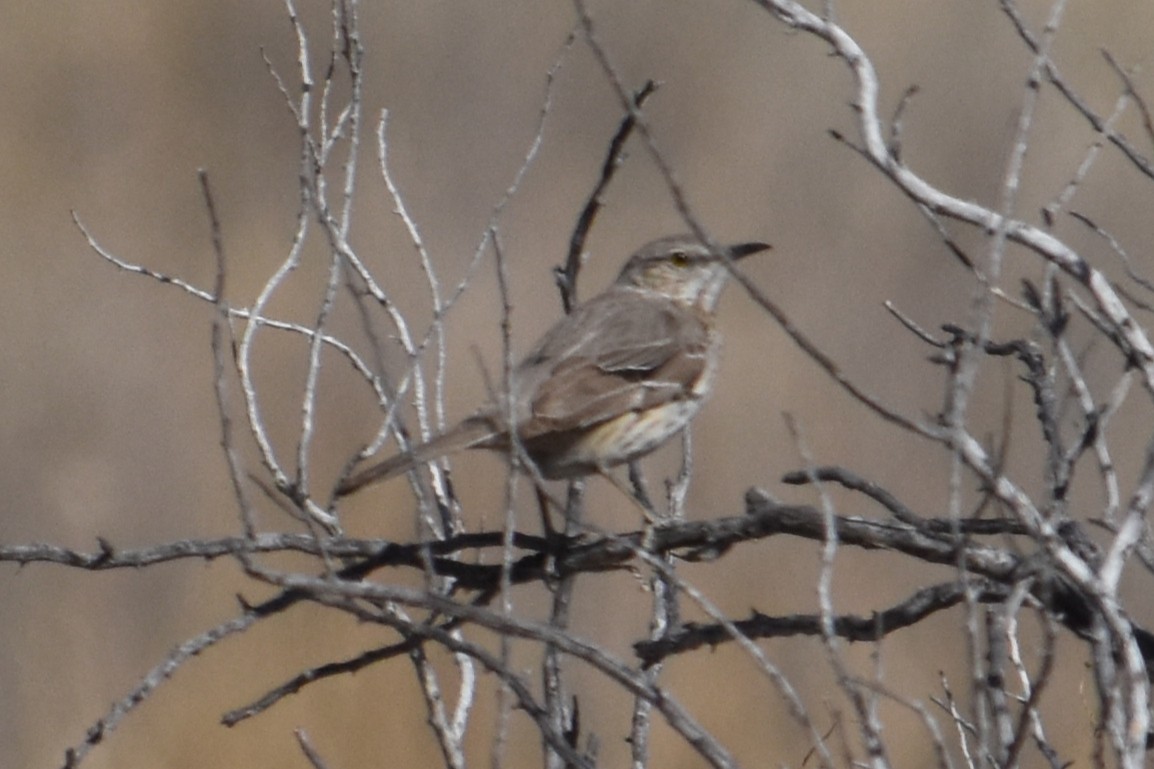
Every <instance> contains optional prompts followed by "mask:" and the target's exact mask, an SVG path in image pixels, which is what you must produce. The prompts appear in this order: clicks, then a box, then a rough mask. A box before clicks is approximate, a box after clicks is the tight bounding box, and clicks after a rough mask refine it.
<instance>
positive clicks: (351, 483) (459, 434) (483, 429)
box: [336, 415, 501, 497]
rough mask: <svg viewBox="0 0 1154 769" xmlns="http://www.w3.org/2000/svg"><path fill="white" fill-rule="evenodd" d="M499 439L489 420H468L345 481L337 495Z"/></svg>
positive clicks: (483, 418)
mask: <svg viewBox="0 0 1154 769" xmlns="http://www.w3.org/2000/svg"><path fill="white" fill-rule="evenodd" d="M500 435H501V432H500V431H499V430H498V429H497V428H496V427H495V425H494V424H493V420H492V418H490V417H487V416H484V415H479V416H474V417H469V418H468V419H466V420H464V421H463V422H460V423H459V424H458V425H457V426H456V427H453V428H452V429H450V430H448V431H447V432H444V433H441V434H440V435H438V436H436V437H434V438H431V439H429V440H428V441H425V442H424V443H421V444H418V445H416V446H412V447H410V448H409V450H408V451H404V452H401V453H400V454H395V455H393V456H391V457H389V458H388V459H386V460H384V461H382V462H378V463H377V464H375V465H373V466H372V467H367V468H365V469H364V470H361V471H360V472H359V473H355V474H353V475H351V476H349V477H348V478H345V479H344V480H343V481H341V483H340V484H339V485H338V486H337V490H336V495H337V496H338V497H344V496H348V495H349V494H352V493H353V492H354V491H357V490H359V489H362V488H364V487H365V486H368V485H369V484H372V483H377V482H378V481H384V480H388V479H389V478H395V477H396V476H398V475H402V474H404V473H407V472H408V471H409V470H411V469H412V468H414V467H416V466H417V465H419V464H422V463H424V462H429V461H432V460H434V459H439V458H440V457H446V456H448V455H450V454H455V453H457V452H458V451H464V450H465V449H471V448H474V447H476V446H489V445H490V444H493V442H494V440H495V439H496V438H498V437H499V436H500ZM494 445H495V444H494Z"/></svg>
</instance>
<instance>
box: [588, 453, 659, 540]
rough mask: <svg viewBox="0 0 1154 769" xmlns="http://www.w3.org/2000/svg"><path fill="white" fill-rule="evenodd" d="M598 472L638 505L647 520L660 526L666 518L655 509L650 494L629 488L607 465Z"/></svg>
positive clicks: (599, 468)
mask: <svg viewBox="0 0 1154 769" xmlns="http://www.w3.org/2000/svg"><path fill="white" fill-rule="evenodd" d="M597 474H598V475H600V476H601V477H602V478H604V479H605V480H607V481H609V482H610V483H612V484H613V485H614V486H616V487H617V490H618V491H620V492H621V493H622V494H624V495H625V496H626V497H627V498H628V499H629V500H630V501H632V502H633V504H635V505H637V507H638V509H639V510H641V514H642V515H644V516H645V520H646V521H648V522H649V524H650V525H652V526H660V525H661V524H662V523H663V522H664V519H663V518H662V517H661V515H660V514H659V513H658V512H657V511H656V510H654V509H653V505H652V504H651V503H650V502H649V499H648V496H647V495H645V496H643V495H642V494H638V493H637V491H636V490H635V489H631V488H629V486H628V485H626V484H625V482H624V481H622V480H621V479H620V478H618V477H617V476H616V475H614V474H613V471H612V470H610V469H609V468H607V467H598V468H597Z"/></svg>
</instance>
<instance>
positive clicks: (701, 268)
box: [617, 235, 769, 311]
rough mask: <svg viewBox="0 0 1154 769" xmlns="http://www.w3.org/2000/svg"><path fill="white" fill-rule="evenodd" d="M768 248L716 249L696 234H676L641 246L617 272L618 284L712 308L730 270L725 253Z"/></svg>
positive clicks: (744, 253)
mask: <svg viewBox="0 0 1154 769" xmlns="http://www.w3.org/2000/svg"><path fill="white" fill-rule="evenodd" d="M767 248H769V245H768V244H766V243H757V242H753V243H739V244H737V245H733V246H726V247H724V256H723V255H721V254H717V253H714V252H713V251H711V250H710V249H709V247H708V246H706V245H704V244H703V243H701V241H699V240H698V239H697V238H696V237H695V236H693V235H675V236H673V237H669V238H662V239H660V240H654V241H652V242H651V243H647V244H645V245H644V246H642V247H641V248H640V249H639V250H638V251H637V253H635V254H633V256H631V257H630V258H629V261H628V262H626V263H625V267H623V268H622V270H621V274H620V275H618V276H617V285H618V286H624V287H628V288H636V289H640V290H642V291H652V292H654V293H658V294H661V295H662V296H667V297H669V298H671V299H675V300H677V301H681V302H686V303H688V304H693V305H696V306H698V307H701V308H702V309H705V310H709V311H712V310H713V308H714V307H715V306H716V305H717V299H718V297H719V296H720V294H721V289H722V288H723V287H724V286H725V281H726V279H727V278H728V277H729V270H728V269H727V268H726V266H725V261H724V259H725V257H728V258H729V259H733V260H737V259H741V258H743V257H746V256H749V255H750V254H756V253H758V252H759V251H764V250H766V249H767Z"/></svg>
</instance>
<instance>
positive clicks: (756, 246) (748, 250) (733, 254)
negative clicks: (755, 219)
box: [726, 241, 773, 260]
mask: <svg viewBox="0 0 1154 769" xmlns="http://www.w3.org/2000/svg"><path fill="white" fill-rule="evenodd" d="M771 248H773V246H771V245H769V244H768V243H759V242H757V241H754V242H752V243H738V244H737V245H735V246H729V247H728V248H727V249H726V250H727V251H729V258H730V259H733V260H737V259H744V258H745V257H747V256H749V255H750V254H757V253H760V252H762V251H768V250H769V249H771Z"/></svg>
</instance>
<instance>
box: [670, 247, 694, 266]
mask: <svg viewBox="0 0 1154 769" xmlns="http://www.w3.org/2000/svg"><path fill="white" fill-rule="evenodd" d="M669 261H671V262H673V266H674V267H688V266H689V256H687V255H686V253H685V252H684V251H674V252H673V253H672V254H670V255H669Z"/></svg>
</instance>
